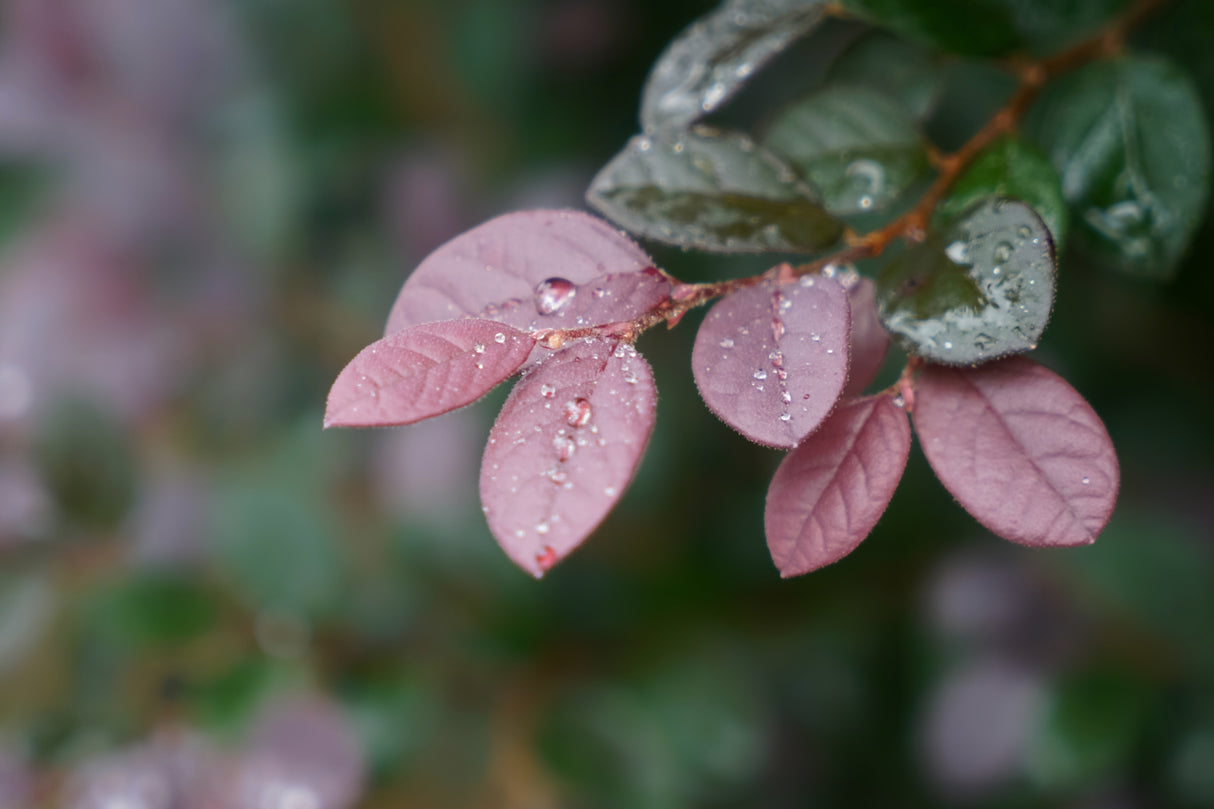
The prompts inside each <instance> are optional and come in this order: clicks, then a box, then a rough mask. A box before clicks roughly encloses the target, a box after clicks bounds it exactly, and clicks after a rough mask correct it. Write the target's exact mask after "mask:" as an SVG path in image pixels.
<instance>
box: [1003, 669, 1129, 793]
mask: <svg viewBox="0 0 1214 809" xmlns="http://www.w3.org/2000/svg"><path fill="white" fill-rule="evenodd" d="M1149 705H1150V697H1149V694H1148V693H1147V691H1146V689H1145V687H1144V685H1143V684H1142V683H1139V682H1136V681H1135V680H1133V679H1130V678H1128V677H1125V676H1122V675H1119V674H1118V673H1117V672H1115V671H1107V670H1106V671H1093V672H1087V673H1084V674H1082V675H1080V676H1076V677H1072V678H1070V679H1069V681H1067V682H1065V683H1064V684H1063V685H1062V687H1061V688H1060V689H1059V690H1058V691H1057V692H1056V693H1055V694H1054V696H1053V699H1052V700H1051V701H1050V705H1049V707H1048V708H1047V709H1046V712H1045V717H1044V719H1043V721H1042V723H1041V727H1040V730H1039V732H1038V734H1037V738H1036V739H1035V740H1034V741H1033V743H1032V746H1031V747H1030V749H1029V755H1028V761H1027V762H1026V764H1027V769H1028V771H1029V775H1030V777H1031V778H1032V779H1033V780H1035V781H1036V782H1038V784H1040V785H1042V786H1044V787H1046V788H1049V789H1060V788H1061V789H1077V788H1081V787H1083V786H1086V785H1088V784H1091V783H1094V782H1099V781H1101V780H1103V779H1106V778H1108V777H1110V776H1113V775H1114V774H1116V773H1118V772H1120V771H1121V767H1122V766H1123V765H1124V763H1125V762H1126V759H1127V758H1128V757H1129V755H1130V753H1131V752H1132V750H1133V745H1134V742H1135V740H1136V738H1137V737H1138V735H1139V731H1140V728H1141V726H1142V722H1143V720H1144V719H1145V717H1146V713H1147V708H1148V706H1149Z"/></svg>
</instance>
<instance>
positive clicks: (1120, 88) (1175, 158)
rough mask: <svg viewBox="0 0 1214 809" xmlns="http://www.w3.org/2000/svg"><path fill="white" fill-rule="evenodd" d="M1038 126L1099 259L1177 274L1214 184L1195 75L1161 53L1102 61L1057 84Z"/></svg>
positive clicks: (1155, 273) (1139, 270)
mask: <svg viewBox="0 0 1214 809" xmlns="http://www.w3.org/2000/svg"><path fill="white" fill-rule="evenodd" d="M1033 122H1034V126H1033V130H1034V132H1035V134H1036V135H1037V137H1038V139H1039V141H1040V142H1041V143H1042V145H1044V146H1045V149H1046V151H1047V152H1048V153H1049V156H1050V159H1051V160H1052V161H1053V162H1054V166H1055V167H1056V168H1057V169H1058V172H1059V174H1061V175H1062V192H1063V194H1064V195H1065V197H1066V200H1067V202H1068V203H1069V204H1070V206H1071V212H1072V214H1073V218H1074V222H1075V229H1076V231H1077V235H1078V236H1080V244H1081V246H1082V247H1083V248H1084V249H1085V250H1086V251H1087V252H1088V253H1090V254H1092V255H1093V256H1094V257H1095V258H1097V259H1098V262H1097V263H1098V264H1102V265H1108V266H1111V267H1115V268H1117V269H1119V270H1121V271H1123V272H1127V273H1130V274H1134V275H1142V276H1150V277H1155V278H1168V277H1170V276H1171V275H1172V274H1173V273H1174V272H1175V269H1176V265H1177V263H1178V262H1179V261H1180V259H1181V258H1182V257H1183V255H1184V253H1185V250H1186V249H1187V247H1188V244H1189V241H1190V239H1191V238H1192V236H1193V233H1194V232H1195V231H1196V229H1197V226H1198V225H1199V224H1200V223H1201V221H1202V213H1203V211H1204V210H1205V205H1206V199H1207V194H1208V187H1209V178H1210V134H1209V130H1208V128H1207V126H1206V119H1205V116H1204V115H1203V113H1202V104H1201V100H1200V97H1199V95H1198V93H1197V90H1196V88H1195V87H1194V85H1193V81H1192V80H1191V79H1190V78H1189V77H1188V76H1187V75H1185V73H1184V72H1183V71H1182V70H1180V69H1179V68H1177V67H1175V66H1174V65H1172V64H1170V63H1168V62H1163V61H1159V60H1155V59H1141V58H1123V59H1118V60H1116V61H1108V62H1099V63H1096V64H1093V65H1090V66H1088V67H1086V68H1084V69H1082V70H1080V71H1077V72H1076V73H1075V74H1073V75H1071V76H1067V77H1065V78H1064V79H1062V80H1060V81H1059V82H1058V83H1057V84H1056V85H1052V86H1051V90H1050V92H1048V93H1047V94H1046V96H1045V97H1044V98H1043V99H1042V101H1041V102H1040V105H1039V106H1038V108H1037V109H1036V110H1034V116H1033Z"/></svg>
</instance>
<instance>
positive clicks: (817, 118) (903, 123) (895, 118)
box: [763, 85, 928, 215]
mask: <svg viewBox="0 0 1214 809" xmlns="http://www.w3.org/2000/svg"><path fill="white" fill-rule="evenodd" d="M763 144H764V145H765V146H767V147H768V148H769V149H771V150H772V151H773V152H775V153H776V154H778V155H780V156H782V157H784V158H786V159H787V160H788V161H789V163H791V164H792V165H793V166H795V167H796V168H797V169H798V170H800V171H801V173H802V174H803V175H804V176H805V177H806V178H807V179H808V180H809V182H810V183H811V184H812V185H813V187H814V188H815V189H816V190H817V191H818V192H819V193H820V194H821V195H822V200H823V203H824V204H825V206H826V208H827V210H829V211H830V212H832V213H834V214H840V215H843V214H854V213H863V212H866V211H875V210H880V209H882V208H884V207H886V206H887V205H889V204H890V203H891V202H893V201H894V200H895V199H897V198H898V196H899V195H901V194H902V192H904V191H905V190H906V189H907V188H908V187H909V186H910V185H911V184H912V183H914V182H915V180H917V179H918V178H919V177H921V176H922V175H923V173H924V172H925V171H926V170H927V167H928V165H927V153H926V151H925V149H924V144H923V141H922V138H921V137H920V136H919V132H918V130H917V129H916V127H915V122H914V119H913V118H911V116H910V114H909V113H908V112H907V111H906V110H905V109H904V108H903V107H902V106H900V105H899V104H898V103H897V102H896V101H894V100H893V99H891V98H890V97H888V96H886V95H884V94H883V93H881V92H879V91H877V90H874V89H872V88H869V87H864V86H862V85H834V86H830V87H827V88H825V89H823V90H821V91H819V92H817V93H814V94H813V95H811V96H809V97H807V98H804V99H802V100H801V101H797V102H794V103H793V104H790V105H789V106H787V107H785V108H784V109H783V110H782V111H781V112H780V113H779V114H778V115H777V116H776V118H775V120H774V121H773V122H772V124H771V126H770V127H769V128H768V129H767V132H766V134H765V135H764V137H763Z"/></svg>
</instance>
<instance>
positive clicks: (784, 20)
mask: <svg viewBox="0 0 1214 809" xmlns="http://www.w3.org/2000/svg"><path fill="white" fill-rule="evenodd" d="M825 6H826V3H825V2H824V1H823V0H725V2H723V3H722V4H721V5H720V7H718V8H717V9H716V10H714V11H712V12H709V13H708V14H706V15H704V16H703V17H701V18H700V19H698V20H696V21H695V22H694V23H692V24H691V25H690V26H689V27H688V28H686V29H685V30H684V31H682V32H681V33H680V34H679V35H678V36H677V37H675V38H674V40H672V41H671V43H670V44H669V45H668V46H667V47H666V50H664V51H663V52H662V55H661V56H659V57H658V60H657V62H656V63H655V64H654V66H653V71H652V72H651V73H650V74H649V78H648V80H647V81H646V82H645V89H644V90H643V91H642V94H641V126H642V127H643V128H644V129H645V131H646V132H650V133H653V132H656V131H658V130H660V129H683V128H686V127H687V126H689V125H690V124H692V123H693V122H695V121H696V120H698V119H699V118H701V117H702V116H704V115H706V114H708V113H710V112H712V111H713V110H715V109H717V108H718V107H720V106H721V105H722V104H724V103H725V102H726V101H727V100H728V99H729V98H731V97H732V96H733V95H734V93H736V92H737V91H738V90H739V89H740V88H741V87H742V85H743V84H744V83H745V82H746V81H747V80H748V79H749V78H750V77H751V76H753V75H754V74H755V73H756V72H757V71H758V70H759V68H761V67H763V65H765V64H766V63H767V62H768V61H770V60H771V59H772V58H773V57H774V56H776V55H777V54H778V53H780V52H781V51H782V50H784V48H786V47H787V46H788V45H789V43H791V42H793V41H794V40H796V39H797V38H799V37H801V36H804V35H805V34H807V33H809V31H811V30H812V29H813V28H814V27H815V26H816V25H817V24H818V22H819V21H820V20H821V19H822V16H823V12H824V11H825Z"/></svg>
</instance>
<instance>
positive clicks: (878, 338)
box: [325, 210, 1118, 577]
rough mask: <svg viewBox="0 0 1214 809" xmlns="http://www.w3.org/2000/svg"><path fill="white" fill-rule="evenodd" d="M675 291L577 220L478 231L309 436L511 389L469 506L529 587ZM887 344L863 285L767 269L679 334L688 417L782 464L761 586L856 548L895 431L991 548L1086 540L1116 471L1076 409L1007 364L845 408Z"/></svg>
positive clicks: (875, 509) (599, 511) (887, 481)
mask: <svg viewBox="0 0 1214 809" xmlns="http://www.w3.org/2000/svg"><path fill="white" fill-rule="evenodd" d="M686 289H687V287H684V286H682V285H680V284H679V283H678V282H677V281H675V280H674V279H672V278H671V277H669V276H668V275H666V274H665V273H662V272H660V271H659V270H656V269H655V268H654V267H653V266H652V263H651V261H650V259H649V257H648V256H646V255H645V253H644V252H643V251H642V250H641V249H640V248H639V247H638V246H637V245H636V244H634V243H633V242H632V241H631V240H630V239H629V238H628V237H627V236H625V235H624V234H623V233H621V232H620V231H618V230H616V229H615V228H614V227H612V226H610V225H608V224H607V223H605V222H602V221H601V220H599V219H596V218H594V217H592V216H589V215H586V214H582V213H578V212H573V211H543V210H541V211H527V212H521V213H515V214H508V215H506V216H502V217H499V218H497V219H494V220H492V221H490V222H488V223H486V224H484V225H481V226H480V227H477V228H475V229H473V230H471V231H468V232H467V233H465V234H463V235H461V236H458V237H457V238H455V239H453V240H452V241H450V242H448V243H447V244H445V245H444V246H442V247H440V248H439V249H437V250H436V251H435V252H434V253H432V254H431V255H430V256H429V257H428V258H427V259H426V260H425V261H424V262H423V263H422V264H421V265H420V266H419V267H418V269H417V270H416V271H415V272H414V273H413V275H412V276H411V277H410V278H409V279H408V281H407V282H406V283H405V285H404V287H403V289H402V290H401V293H400V296H399V297H398V299H397V301H396V303H395V305H394V307H393V309H392V313H391V316H390V318H389V321H388V327H387V336H385V337H384V338H383V339H381V340H379V341H377V342H375V343H373V344H372V345H370V346H368V347H367V348H366V349H364V350H363V351H362V352H360V353H359V354H358V356H356V357H355V358H354V359H353V360H352V361H351V362H350V364H349V365H347V366H346V368H345V369H344V370H343V371H342V372H341V373H340V375H339V376H338V378H337V380H336V382H335V383H334V385H333V388H332V391H331V392H330V394H329V401H328V408H327V412H326V416H325V426H327V427H332V426H363V427H370V426H387V425H399V424H410V423H413V422H416V421H420V420H422V419H426V418H430V417H431V416H436V415H439V414H441V413H446V412H448V411H450V410H453V409H455V408H459V407H462V406H464V405H467V404H469V403H471V402H473V401H476V400H477V399H479V398H480V397H481V396H483V395H484V394H485V393H487V392H488V391H489V390H491V389H492V388H493V387H494V386H496V385H497V384H498V383H500V382H502V381H504V380H506V379H508V378H510V377H511V376H513V375H515V374H516V373H519V372H521V374H522V379H521V380H520V381H519V383H518V384H517V385H516V387H515V388H514V390H513V391H512V392H511V394H510V396H509V398H508V399H507V401H506V403H505V405H504V406H503V408H502V411H501V413H500V415H499V416H498V418H497V421H496V423H495V424H494V426H493V428H492V431H491V432H490V436H489V441H488V445H487V446H486V448H485V454H484V458H483V460H482V466H481V480H480V493H481V501H482V507H483V510H484V512H485V515H486V518H487V520H488V523H489V528H490V530H491V531H492V532H493V534H494V536H495V537H496V538H497V540H498V542H499V543H500V544H501V546H502V548H503V549H504V550H505V551H506V553H507V555H509V557H510V558H511V559H512V560H514V561H515V563H516V564H518V565H519V566H520V567H522V568H523V569H524V570H526V571H528V572H530V573H531V574H533V575H535V576H537V577H539V576H542V575H543V574H544V573H545V572H546V571H547V570H548V569H549V568H551V567H552V565H554V564H555V563H556V562H558V561H560V560H561V559H563V558H564V557H565V556H566V555H568V554H569V553H570V552H571V551H573V550H574V549H575V548H576V547H578V546H579V545H580V544H581V543H582V541H583V540H585V538H586V537H587V536H588V535H589V534H590V533H591V532H592V531H594V529H595V528H596V527H597V526H598V524H599V523H600V522H601V521H602V520H603V518H604V517H606V516H607V514H608V513H609V512H610V510H611V509H612V507H614V505H615V504H616V503H617V502H618V501H619V498H620V497H621V496H622V494H623V492H624V490H625V489H626V487H627V486H628V484H629V482H630V481H631V479H632V477H633V475H634V473H635V472H636V469H637V467H638V466H639V464H640V461H641V457H642V455H643V454H644V451H645V447H646V445H647V443H648V440H649V436H650V434H651V432H652V430H653V427H654V421H655V414H656V403H657V390H656V388H655V385H654V381H653V376H652V374H651V372H650V369H649V366H648V364H647V363H646V362H645V361H644V359H642V358H641V357H640V356H639V355H638V354H637V352H636V351H635V349H633V347H632V345H631V343H630V342H629V339H628V338H629V337H630V335H632V334H634V333H635V332H634V330H633V329H632V328H631V327H632V326H633V324H634V323H635V322H636V321H637V320H638V319H640V318H642V317H644V316H646V315H647V314H649V313H652V312H655V311H661V310H662V309H663V307H669V306H670V302H671V300H672V299H678V298H679V297H680V295H681V294H682V293H684V292H685V291H686ZM888 347H889V338H888V335H887V334H886V332H885V331H884V329H882V327H881V325H880V323H879V321H878V320H877V314H876V310H875V307H874V305H873V288H872V284H871V282H869V281H867V280H864V279H861V278H859V277H858V276H856V275H855V274H854V273H852V272H842V273H840V272H835V271H827V272H823V273H821V274H813V275H802V276H800V277H797V276H796V275H795V274H794V273H793V272H792V271H791V269H790V268H787V267H782V268H780V269H779V270H778V271H777V272H776V273H775V274H774V277H771V278H768V279H766V280H764V281H762V282H761V283H757V284H755V285H753V286H749V287H745V288H743V289H740V290H737V291H735V292H733V293H732V294H729V295H727V296H726V297H725V298H723V299H722V300H721V301H719V302H718V303H717V304H716V305H715V306H714V307H713V308H712V309H711V311H709V313H708V315H707V316H706V317H705V319H704V321H703V323H702V325H701V327H700V330H699V332H698V333H697V336H696V341H695V346H694V349H693V351H692V369H693V373H694V376H695V380H696V384H697V385H698V387H699V390H700V393H701V396H702V397H703V399H704V401H705V403H706V404H707V405H708V407H709V409H711V410H712V412H713V413H715V414H716V415H717V416H718V417H720V418H721V420H722V421H724V422H725V423H726V424H728V425H730V426H731V427H733V428H734V429H735V430H737V431H738V432H739V433H741V434H742V435H743V436H745V437H746V438H749V439H750V440H753V441H755V442H757V443H760V444H764V445H767V446H771V447H776V448H781V449H787V450H790V452H789V453H788V455H787V457H786V458H785V459H784V461H783V462H782V463H781V465H780V467H779V469H778V470H777V471H776V474H775V477H774V478H773V480H772V483H771V487H770V490H769V492H768V498H767V508H766V515H765V524H766V533H767V542H768V547H769V549H770V551H771V555H772V558H773V560H774V561H775V563H776V566H777V567H778V568H779V570H780V572H781V574H783V575H784V576H793V575H799V574H802V573H806V572H808V571H810V570H814V569H816V568H819V567H822V566H823V565H827V564H830V563H832V562H835V561H837V560H838V559H840V558H842V557H843V556H844V555H846V554H848V553H850V552H851V551H852V550H853V549H854V548H855V547H856V546H857V545H858V544H859V543H860V541H861V540H863V539H864V538H865V537H866V536H867V535H868V534H869V533H870V532H871V531H872V529H873V527H874V526H875V525H876V523H877V521H878V520H879V519H880V517H881V515H882V514H883V513H884V511H885V509H886V507H887V506H888V504H889V502H890V499H891V498H892V496H893V493H894V490H895V489H896V488H897V485H898V482H899V480H900V478H901V476H902V473H903V470H904V469H905V466H906V460H907V457H908V454H909V452H910V444H911V415H912V413H913V418H914V427H915V431H916V432H917V433H918V436H919V440H920V444H921V445H922V447H923V450H924V452H925V454H926V455H927V458H928V461H929V462H930V463H931V466H932V468H933V469H934V470H935V472H936V475H937V476H938V477H939V479H940V480H941V482H942V483H943V484H944V485H945V487H946V488H947V489H948V490H949V491H950V492H951V493H952V494H953V496H954V497H955V498H956V499H957V500H958V501H959V502H960V503H961V505H962V506H963V507H964V508H965V509H966V510H967V511H969V512H970V513H971V514H972V515H973V516H974V517H975V518H977V519H978V521H979V522H981V523H982V524H983V525H985V526H986V527H987V528H989V529H990V530H991V531H993V532H994V533H996V534H999V535H1000V536H1003V537H1005V538H1007V539H1010V540H1013V541H1016V542H1020V543H1024V544H1028V545H1046V546H1064V545H1078V544H1085V543H1089V542H1092V541H1093V540H1094V539H1095V537H1096V535H1097V534H1098V533H1099V532H1100V530H1101V529H1102V528H1103V527H1104V525H1105V523H1106V522H1107V521H1108V518H1109V516H1110V514H1111V512H1112V508H1113V503H1114V500H1115V499H1116V494H1117V489H1118V467H1117V460H1116V456H1115V455H1114V452H1113V447H1112V443H1111V441H1110V440H1109V436H1108V433H1107V432H1106V431H1105V428H1104V425H1103V424H1102V423H1101V422H1100V419H1099V418H1098V417H1097V416H1096V414H1095V413H1094V412H1093V410H1092V409H1091V407H1090V406H1089V405H1088V404H1087V403H1086V402H1085V401H1084V400H1083V398H1082V397H1081V396H1080V395H1079V394H1078V393H1077V392H1076V391H1075V390H1073V389H1072V388H1071V387H1070V386H1069V385H1068V384H1067V383H1066V382H1065V381H1063V380H1062V379H1061V378H1060V377H1058V376H1057V375H1055V374H1054V373H1052V372H1051V371H1049V370H1047V369H1045V368H1043V367H1042V366H1040V365H1037V364H1036V363H1034V362H1032V361H1031V360H1028V359H1025V358H1023V357H1012V358H1009V359H1005V360H1001V361H999V362H995V363H989V364H986V365H983V366H980V367H976V368H950V367H944V366H934V365H926V366H924V367H923V368H922V369H921V370H920V371H919V373H918V374H917V376H916V377H915V378H914V380H913V383H912V382H904V383H903V384H901V385H899V386H895V388H893V389H890V390H887V391H883V392H880V393H877V394H875V395H870V396H863V395H861V394H862V393H863V391H864V390H865V388H866V387H868V386H869V385H870V383H871V382H872V381H873V379H874V378H875V376H876V375H877V373H878V371H879V370H880V368H881V365H882V362H883V360H884V358H885V354H886V352H887V350H888Z"/></svg>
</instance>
